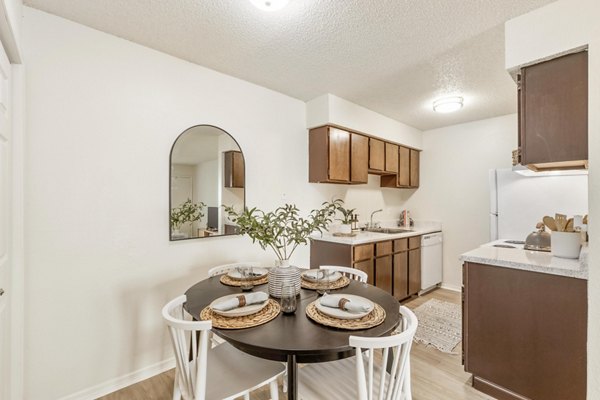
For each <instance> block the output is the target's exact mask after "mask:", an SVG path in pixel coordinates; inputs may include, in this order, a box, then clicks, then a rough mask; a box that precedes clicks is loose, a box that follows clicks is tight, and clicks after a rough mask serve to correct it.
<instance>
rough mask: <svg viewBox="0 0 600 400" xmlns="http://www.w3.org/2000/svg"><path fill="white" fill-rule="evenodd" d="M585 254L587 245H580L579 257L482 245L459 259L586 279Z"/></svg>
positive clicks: (586, 262)
mask: <svg viewBox="0 0 600 400" xmlns="http://www.w3.org/2000/svg"><path fill="white" fill-rule="evenodd" d="M587 255H588V247H587V245H586V246H584V247H582V249H581V254H580V255H579V259H568V258H559V257H553V256H552V254H550V253H547V252H541V251H530V250H523V249H518V248H515V249H505V248H500V247H492V246H486V245H484V246H481V247H479V248H477V249H474V250H471V251H468V252H466V253H464V254H462V255H461V256H460V260H461V261H462V262H474V263H479V264H488V265H494V266H497V267H505V268H512V269H520V270H523V271H532V272H541V273H544V274H552V275H560V276H566V277H570V278H577V279H586V280H587V279H588V261H587V260H588V258H587Z"/></svg>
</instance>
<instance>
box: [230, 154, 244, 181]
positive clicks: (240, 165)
mask: <svg viewBox="0 0 600 400" xmlns="http://www.w3.org/2000/svg"><path fill="white" fill-rule="evenodd" d="M244 176H245V173H244V155H243V154H242V152H239V151H235V152H233V187H236V188H243V187H244V183H245V182H244Z"/></svg>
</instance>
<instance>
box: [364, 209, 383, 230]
mask: <svg viewBox="0 0 600 400" xmlns="http://www.w3.org/2000/svg"><path fill="white" fill-rule="evenodd" d="M382 211H383V209H382V208H380V209H379V210H375V211H373V212H372V213H371V222H370V223H369V226H368V227H367V228H368V229H371V228H376V226H375V224H373V215H375V213H378V212H382Z"/></svg>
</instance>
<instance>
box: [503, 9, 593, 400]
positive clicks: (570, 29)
mask: <svg viewBox="0 0 600 400" xmlns="http://www.w3.org/2000/svg"><path fill="white" fill-rule="evenodd" d="M598 21H600V2H598V1H597V0H560V1H557V2H554V3H551V4H549V5H547V6H545V7H542V8H540V9H538V10H534V11H532V12H530V13H527V14H525V15H522V16H520V17H517V18H515V19H514V20H511V21H508V22H507V23H506V29H505V30H506V46H505V48H506V66H507V68H511V69H514V68H517V67H518V66H519V65H524V64H530V63H533V62H535V61H536V60H540V59H545V58H549V57H552V56H554V55H557V54H561V53H563V52H565V51H568V50H570V49H572V48H574V47H579V46H582V45H585V44H587V45H588V62H589V65H588V71H589V104H588V110H589V121H588V136H589V137H588V145H589V166H590V169H589V181H588V182H589V191H588V196H589V212H590V213H589V216H590V225H589V235H590V253H589V265H590V269H589V279H588V354H587V361H588V371H587V376H588V379H587V382H588V391H587V396H588V398H589V399H598V398H600V335H599V334H598V333H599V332H600V269H599V268H597V266H598V263H599V262H600V224H598V223H597V221H600V116H599V115H598V111H597V110H598V109H600V23H598Z"/></svg>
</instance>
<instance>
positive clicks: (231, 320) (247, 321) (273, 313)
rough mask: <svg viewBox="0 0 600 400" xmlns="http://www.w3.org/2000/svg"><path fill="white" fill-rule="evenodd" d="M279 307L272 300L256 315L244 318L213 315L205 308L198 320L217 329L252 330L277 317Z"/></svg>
mask: <svg viewBox="0 0 600 400" xmlns="http://www.w3.org/2000/svg"><path fill="white" fill-rule="evenodd" d="M280 311H281V306H280V305H279V303H278V302H276V301H275V300H273V299H269V303H268V304H267V305H266V306H265V308H263V309H262V310H260V311H259V312H257V313H254V314H250V315H246V316H244V317H224V316H222V315H219V314H216V313H213V312H212V310H211V308H210V307H205V308H204V309H203V310H202V311H201V312H200V319H201V320H203V321H208V320H212V323H213V326H214V327H215V328H219V329H244V328H252V327H253V326H258V325H262V324H266V323H267V322H269V321H271V320H272V319H274V318H275V317H277V316H278V315H279V312H280Z"/></svg>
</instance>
